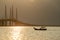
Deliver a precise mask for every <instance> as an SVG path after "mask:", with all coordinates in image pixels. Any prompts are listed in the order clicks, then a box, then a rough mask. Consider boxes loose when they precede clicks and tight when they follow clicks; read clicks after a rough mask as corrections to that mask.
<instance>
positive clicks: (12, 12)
mask: <svg viewBox="0 0 60 40" xmlns="http://www.w3.org/2000/svg"><path fill="white" fill-rule="evenodd" d="M13 18H14V16H13V5H12V19H13Z"/></svg>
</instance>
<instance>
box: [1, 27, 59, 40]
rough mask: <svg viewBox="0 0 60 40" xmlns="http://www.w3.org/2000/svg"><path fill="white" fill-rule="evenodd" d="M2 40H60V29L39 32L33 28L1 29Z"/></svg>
mask: <svg viewBox="0 0 60 40" xmlns="http://www.w3.org/2000/svg"><path fill="white" fill-rule="evenodd" d="M0 40H60V27H47V30H46V31H41V30H39V31H37V30H34V29H33V27H22V26H20V27H19V26H16V27H0Z"/></svg>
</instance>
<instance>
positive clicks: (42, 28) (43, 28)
mask: <svg viewBox="0 0 60 40" xmlns="http://www.w3.org/2000/svg"><path fill="white" fill-rule="evenodd" d="M33 29H34V30H47V28H45V27H41V28H36V27H33Z"/></svg>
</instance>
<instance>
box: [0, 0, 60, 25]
mask: <svg viewBox="0 0 60 40" xmlns="http://www.w3.org/2000/svg"><path fill="white" fill-rule="evenodd" d="M5 5H6V6H7V16H8V18H9V14H10V8H11V7H12V5H13V7H14V9H13V10H14V12H13V13H14V17H15V16H16V8H17V9H18V20H19V21H21V22H24V23H29V24H36V25H60V0H0V18H4V13H5V12H4V10H5V8H4V6H5Z"/></svg>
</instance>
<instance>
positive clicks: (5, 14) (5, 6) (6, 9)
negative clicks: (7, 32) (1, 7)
mask: <svg viewBox="0 0 60 40" xmlns="http://www.w3.org/2000/svg"><path fill="white" fill-rule="evenodd" d="M5 19H7V7H6V5H5Z"/></svg>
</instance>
